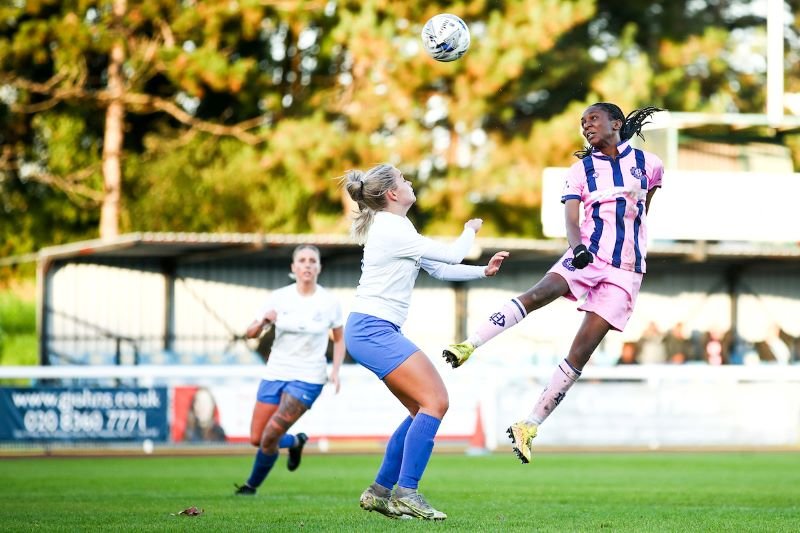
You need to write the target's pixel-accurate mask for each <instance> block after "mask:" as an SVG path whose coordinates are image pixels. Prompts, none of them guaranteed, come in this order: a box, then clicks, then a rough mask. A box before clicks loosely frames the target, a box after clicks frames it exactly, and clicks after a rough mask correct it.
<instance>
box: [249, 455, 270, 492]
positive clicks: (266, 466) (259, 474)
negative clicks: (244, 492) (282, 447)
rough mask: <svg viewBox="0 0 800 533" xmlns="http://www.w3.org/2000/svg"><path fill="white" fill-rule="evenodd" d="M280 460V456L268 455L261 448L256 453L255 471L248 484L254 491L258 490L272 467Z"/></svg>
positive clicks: (251, 474)
mask: <svg viewBox="0 0 800 533" xmlns="http://www.w3.org/2000/svg"><path fill="white" fill-rule="evenodd" d="M277 460H278V454H277V453H275V454H272V455H267V454H266V453H264V450H262V449H261V448H259V449H258V451H257V452H256V459H255V461H253V471H252V472H251V473H250V478H249V479H248V480H247V484H248V485H250V486H251V487H253V488H254V489H256V488H258V487H259V486H260V485H261V484H262V483H263V482H264V480H265V479H266V478H267V474H269V471H270V470H272V465H274V464H275V461H277Z"/></svg>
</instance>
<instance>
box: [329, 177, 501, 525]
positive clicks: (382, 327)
mask: <svg viewBox="0 0 800 533" xmlns="http://www.w3.org/2000/svg"><path fill="white" fill-rule="evenodd" d="M343 181H344V182H345V186H346V188H347V192H348V194H349V195H350V197H351V198H352V199H353V200H355V202H356V203H357V204H358V209H359V210H358V213H357V215H356V218H355V220H354V222H353V235H354V237H355V238H356V240H358V242H359V243H362V244H363V245H364V258H363V260H362V263H361V279H360V280H359V283H358V288H357V289H356V298H355V301H354V302H353V305H352V308H351V313H350V315H349V316H348V319H347V325H346V326H345V344H346V345H347V350H348V352H349V353H350V355H351V356H352V357H353V359H355V360H356V361H357V362H358V363H360V364H361V365H363V366H365V367H367V368H368V369H370V370H372V371H373V372H374V373H375V374H376V375H377V376H378V377H379V378H380V379H382V380H383V382H384V383H385V384H386V386H387V387H388V388H389V390H390V391H391V392H392V394H394V395H395V396H396V397H397V399H398V400H400V402H401V403H402V404H403V406H404V407H405V408H406V409H408V412H409V415H410V416H408V417H407V418H406V419H405V420H404V421H403V422H402V423H401V424H400V426H399V427H398V428H397V429H396V430H395V432H394V434H393V435H392V437H391V438H390V439H389V442H388V444H387V446H386V453H385V455H384V458H383V464H382V465H381V468H380V470H379V471H378V475H377V477H376V478H375V483H373V484H372V485H371V486H370V487H369V488H367V489H366V490H365V491H364V493H363V494H362V495H361V500H360V503H361V507H362V508H363V509H365V510H368V511H377V512H379V513H381V514H384V515H386V516H388V517H390V518H409V517H417V518H423V519H429V520H443V519H445V518H446V517H447V516H446V515H445V514H444V513H442V512H440V511H437V510H436V509H434V508H433V507H431V505H430V504H428V503H427V502H426V501H425V499H424V498H423V497H422V495H421V494H419V493H418V492H417V486H418V484H419V480H420V478H421V477H422V474H423V472H424V470H425V467H426V466H427V464H428V460H429V459H430V456H431V451H432V450H433V439H434V437H435V436H436V432H437V431H438V429H439V424H440V422H441V420H442V417H443V416H444V414H445V412H446V411H447V408H448V397H447V389H446V388H445V386H444V383H443V382H442V378H441V376H439V373H438V372H437V371H436V368H435V367H434V366H433V364H432V363H431V361H430V360H429V359H428V357H427V356H426V355H425V354H424V353H423V352H422V351H421V350H420V349H419V348H418V347H417V346H416V345H415V344H414V343H413V342H411V341H410V340H408V339H407V338H406V337H404V336H403V334H402V333H401V331H400V328H401V327H402V325H403V323H404V322H405V320H406V316H407V314H408V304H409V301H410V299H411V291H412V289H413V288H414V282H415V281H416V278H417V274H418V273H419V269H420V267H421V268H423V269H424V270H425V271H427V272H428V273H429V274H430V275H431V276H433V277H435V278H437V279H442V280H448V281H467V280H474V279H479V278H484V277H487V276H494V275H495V274H497V272H498V270H499V269H500V265H501V264H502V262H503V260H504V259H505V258H506V257H507V256H508V252H498V253H496V254H495V255H494V256H493V257H492V259H491V260H490V261H489V264H487V265H486V266H470V265H461V264H459V263H461V261H462V260H463V259H464V256H465V255H466V254H467V251H468V250H469V249H470V247H471V245H472V243H473V241H474V239H475V233H476V232H477V231H478V230H479V229H480V227H481V224H482V223H483V222H482V221H481V220H480V219H472V220H470V221H468V222H467V223H466V224H465V225H464V232H463V233H462V234H461V236H460V237H459V238H458V239H457V240H456V241H455V242H454V243H452V244H449V245H446V244H442V243H439V242H436V241H433V240H431V239H428V238H426V237H423V236H422V235H420V234H419V233H417V230H416V229H415V228H414V225H413V224H412V223H411V221H410V220H409V219H408V218H406V214H407V213H408V210H409V209H410V208H411V206H412V205H414V202H415V201H416V197H415V196H414V189H413V188H412V187H411V182H409V181H408V180H406V179H405V178H404V177H403V174H402V173H401V172H400V171H399V170H398V169H397V168H395V167H393V166H392V165H388V164H382V165H377V166H375V167H373V168H371V169H369V170H368V171H366V172H362V171H359V170H353V171H350V172H348V173H347V174H346V175H345V176H344V178H343ZM395 484H396V485H397V488H396V489H395V492H394V495H392V489H393V488H394V487H395Z"/></svg>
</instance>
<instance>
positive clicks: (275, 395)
mask: <svg viewBox="0 0 800 533" xmlns="http://www.w3.org/2000/svg"><path fill="white" fill-rule="evenodd" d="M284 392H285V393H286V394H288V395H289V396H292V397H293V398H297V399H298V400H300V403H302V404H303V405H305V406H306V407H308V408H309V409H311V406H312V405H314V401H315V400H316V399H317V398H318V397H319V395H320V393H322V385H320V384H317V383H306V382H305V381H277V380H276V381H272V380H268V379H262V380H261V384H260V385H259V386H258V393H257V394H256V400H258V401H259V402H261V403H272V404H275V405H278V404H280V403H281V394H282V393H284Z"/></svg>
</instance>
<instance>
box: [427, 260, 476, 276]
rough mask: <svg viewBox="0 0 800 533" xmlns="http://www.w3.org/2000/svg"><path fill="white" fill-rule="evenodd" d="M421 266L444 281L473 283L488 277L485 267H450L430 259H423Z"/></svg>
mask: <svg viewBox="0 0 800 533" xmlns="http://www.w3.org/2000/svg"><path fill="white" fill-rule="evenodd" d="M419 266H420V267H421V268H422V269H424V270H425V272H427V273H428V274H430V275H431V277H433V278H436V279H440V280H442V281H471V280H474V279H481V278H485V277H486V273H485V269H486V267H485V266H474V265H448V264H446V263H442V262H440V261H431V260H430V259H422V260H421V261H420V263H419Z"/></svg>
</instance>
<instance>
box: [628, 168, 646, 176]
mask: <svg viewBox="0 0 800 533" xmlns="http://www.w3.org/2000/svg"><path fill="white" fill-rule="evenodd" d="M631 176H633V177H634V178H643V177H644V176H645V174H644V169H643V168H639V167H631Z"/></svg>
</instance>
